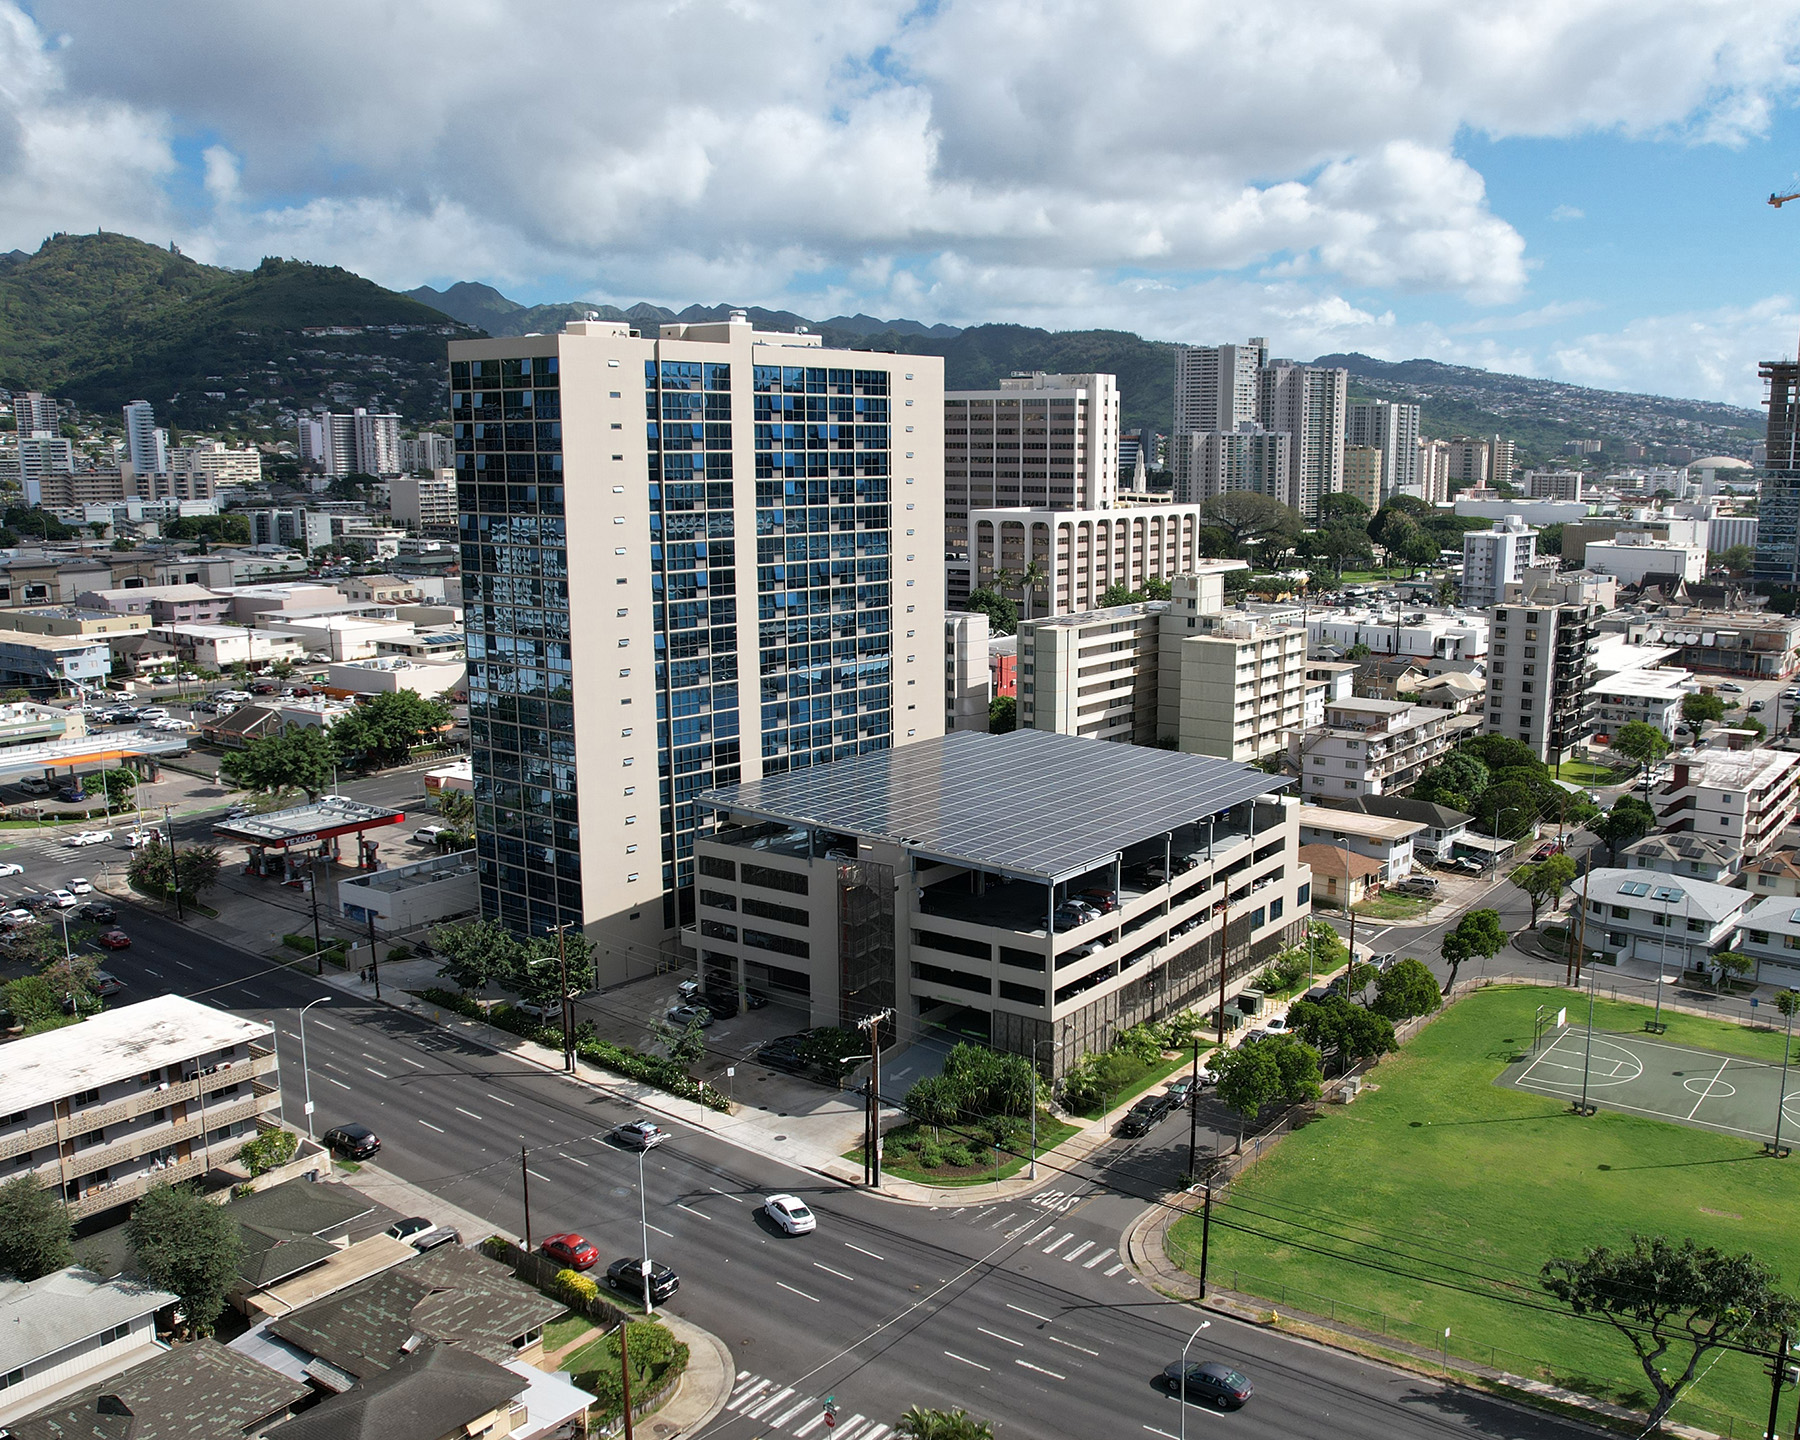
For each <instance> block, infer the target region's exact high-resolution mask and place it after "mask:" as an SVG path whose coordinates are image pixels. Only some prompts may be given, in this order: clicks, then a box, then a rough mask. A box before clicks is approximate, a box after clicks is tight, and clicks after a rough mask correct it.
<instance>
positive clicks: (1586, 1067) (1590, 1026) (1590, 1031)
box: [1575, 965, 1662, 1115]
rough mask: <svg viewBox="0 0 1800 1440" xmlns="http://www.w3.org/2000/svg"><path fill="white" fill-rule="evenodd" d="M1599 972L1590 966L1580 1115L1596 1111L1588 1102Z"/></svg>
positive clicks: (1592, 1064)
mask: <svg viewBox="0 0 1800 1440" xmlns="http://www.w3.org/2000/svg"><path fill="white" fill-rule="evenodd" d="M1598 973H1599V972H1598V970H1597V969H1596V968H1595V967H1594V966H1592V965H1590V966H1588V1021H1587V1053H1586V1054H1585V1055H1584V1056H1583V1057H1582V1060H1581V1108H1580V1109H1579V1110H1577V1111H1576V1112H1575V1113H1576V1114H1578V1115H1592V1114H1593V1113H1594V1107H1593V1106H1592V1105H1590V1104H1588V1072H1589V1071H1591V1070H1592V1069H1593V1068H1594V976H1595V975H1596V974H1598ZM1657 973H1658V974H1659V975H1660V974H1661V973H1662V972H1661V971H1660V970H1659V971H1658V972H1657Z"/></svg>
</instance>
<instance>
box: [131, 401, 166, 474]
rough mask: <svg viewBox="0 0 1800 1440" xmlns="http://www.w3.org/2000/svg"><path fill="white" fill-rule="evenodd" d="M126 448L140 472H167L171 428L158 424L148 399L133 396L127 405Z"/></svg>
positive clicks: (132, 466) (132, 463) (133, 466)
mask: <svg viewBox="0 0 1800 1440" xmlns="http://www.w3.org/2000/svg"><path fill="white" fill-rule="evenodd" d="M125 449H126V458H127V459H129V460H130V462H131V468H132V469H133V470H135V471H137V473H138V474H140V475H164V474H167V473H168V469H169V432H168V431H166V430H158V429H157V428H156V411H155V410H154V409H153V408H152V407H151V404H150V402H149V401H148V400H133V401H132V402H131V403H130V404H129V405H127V406H126V407H125Z"/></svg>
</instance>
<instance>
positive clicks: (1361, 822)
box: [1300, 805, 1425, 885]
mask: <svg viewBox="0 0 1800 1440" xmlns="http://www.w3.org/2000/svg"><path fill="white" fill-rule="evenodd" d="M1424 828H1425V827H1424V826H1423V825H1421V824H1419V823H1418V822H1417V821H1415V820H1390V819H1388V818H1387V817H1386V816H1385V815H1367V814H1364V813H1363V812H1362V811H1360V810H1330V809H1327V808H1325V807H1324V806H1323V805H1302V806H1301V807H1300V844H1301V847H1302V848H1305V847H1307V846H1311V845H1335V846H1337V847H1338V848H1339V849H1340V850H1349V851H1352V852H1353V853H1355V854H1357V855H1361V856H1362V857H1363V858H1364V859H1367V860H1373V861H1375V862H1376V864H1377V865H1378V867H1379V869H1378V870H1377V878H1379V879H1380V880H1381V882H1382V883H1383V884H1386V885H1392V884H1395V883H1396V882H1398V881H1401V880H1404V879H1406V878H1407V876H1409V875H1411V874H1412V873H1413V840H1414V838H1415V837H1416V836H1417V835H1418V834H1419V832H1420V831H1422V830H1424Z"/></svg>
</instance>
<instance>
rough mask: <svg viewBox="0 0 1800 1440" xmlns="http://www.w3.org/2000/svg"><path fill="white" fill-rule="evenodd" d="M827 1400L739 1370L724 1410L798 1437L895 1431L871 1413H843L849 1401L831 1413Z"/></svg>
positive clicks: (881, 1435)
mask: <svg viewBox="0 0 1800 1440" xmlns="http://www.w3.org/2000/svg"><path fill="white" fill-rule="evenodd" d="M826 1399H827V1397H826V1396H824V1395H817V1394H804V1393H802V1392H801V1391H800V1390H799V1389H797V1388H796V1387H794V1386H792V1385H782V1384H781V1383H780V1382H779V1381H776V1380H770V1379H768V1378H767V1377H766V1376H762V1375H756V1374H753V1373H752V1372H750V1371H748V1370H740V1371H738V1373H737V1383H736V1384H735V1385H733V1386H732V1389H731V1398H730V1399H729V1400H727V1401H726V1402H725V1410H726V1413H728V1414H733V1415H738V1416H741V1417H743V1418H744V1419H746V1420H754V1421H755V1422H756V1423H757V1427H758V1431H759V1433H769V1432H776V1433H779V1434H783V1435H792V1436H793V1437H795V1440H826V1437H829V1440H886V1437H888V1436H890V1435H892V1434H893V1426H891V1425H888V1424H885V1423H883V1422H880V1421H877V1420H874V1419H872V1418H871V1417H870V1416H867V1415H864V1414H861V1413H860V1412H858V1413H854V1414H848V1415H847V1414H845V1413H843V1412H844V1411H846V1410H848V1409H849V1408H850V1407H849V1406H848V1405H846V1404H842V1403H840V1404H838V1405H837V1407H836V1411H835V1413H828V1412H827V1410H826V1408H825V1401H826Z"/></svg>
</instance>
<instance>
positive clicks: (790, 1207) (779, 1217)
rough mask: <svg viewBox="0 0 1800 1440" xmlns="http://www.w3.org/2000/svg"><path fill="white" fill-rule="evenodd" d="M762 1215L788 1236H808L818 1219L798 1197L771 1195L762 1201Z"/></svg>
mask: <svg viewBox="0 0 1800 1440" xmlns="http://www.w3.org/2000/svg"><path fill="white" fill-rule="evenodd" d="M763 1213H764V1214H765V1215H767V1216H768V1217H769V1218H770V1219H771V1220H773V1221H774V1222H775V1223H776V1224H777V1225H779V1226H780V1227H781V1228H782V1229H783V1230H785V1231H787V1233H788V1234H790V1235H810V1234H811V1233H812V1232H813V1231H814V1230H817V1229H818V1228H819V1219H818V1217H817V1216H816V1215H814V1214H813V1212H812V1211H810V1210H808V1209H807V1208H806V1202H805V1201H804V1200H802V1199H801V1198H800V1197H799V1196H798V1195H771V1196H770V1197H769V1198H768V1199H767V1200H765V1201H763Z"/></svg>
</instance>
